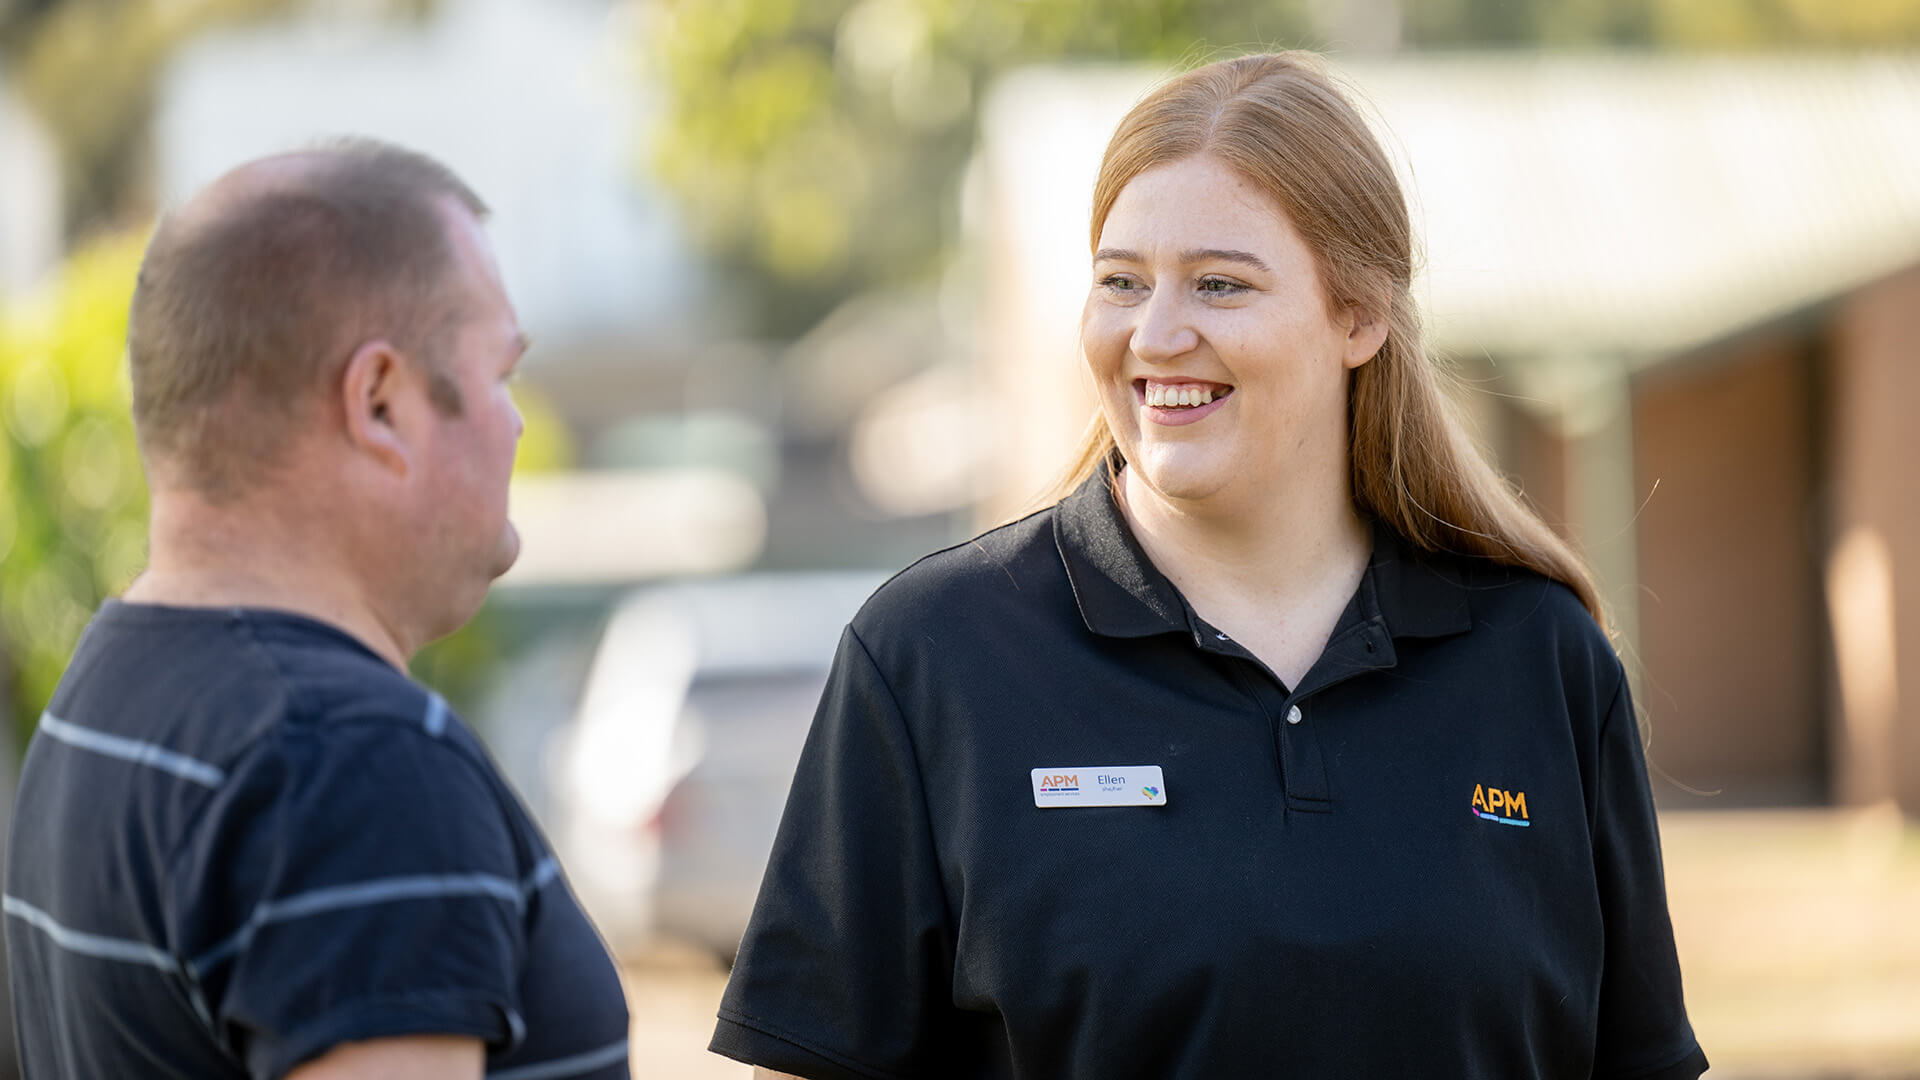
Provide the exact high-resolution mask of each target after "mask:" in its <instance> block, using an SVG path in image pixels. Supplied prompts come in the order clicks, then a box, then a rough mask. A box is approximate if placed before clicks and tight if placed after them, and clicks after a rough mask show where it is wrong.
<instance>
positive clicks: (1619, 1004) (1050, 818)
mask: <svg viewBox="0 0 1920 1080" xmlns="http://www.w3.org/2000/svg"><path fill="white" fill-rule="evenodd" d="M1374 543H1375V546H1374V552H1373V557H1372V559H1371V561H1370V565H1369V566H1368V568H1367V570H1366V573H1365V575H1364V577H1363V579H1362V581H1361V583H1360V586H1359V589H1358V590H1357V592H1356V593H1355V595H1354V597H1353V599H1352V601H1351V603H1350V604H1349V605H1348V606H1347V608H1346V611H1345V612H1344V614H1343V615H1342V616H1341V618H1340V621H1339V623H1338V625H1337V627H1336V629H1335V630H1334V632H1333V634H1332V637H1331V639H1330V640H1329V642H1328V644H1327V647H1326V651H1325V653H1324V654H1323V655H1322V656H1321V657H1320V659H1319V660H1318V661H1317V662H1316V663H1315V664H1314V666H1313V668H1312V669H1311V670H1310V671H1309V672H1308V673H1307V675H1306V676H1305V677H1304V678H1303V679H1302V680H1301V682H1300V684H1299V685H1298V686H1293V687H1288V686H1285V685H1282V684H1281V682H1280V681H1279V680H1278V679H1276V678H1275V677H1274V676H1273V675H1272V674H1271V673H1270V672H1269V670H1268V669H1267V668H1266V667H1265V666H1264V665H1262V664H1261V663H1260V662H1259V661H1257V660H1256V659H1255V658H1253V656H1252V655H1251V654H1250V653H1248V652H1247V651H1246V650H1244V649H1242V648H1240V647H1239V646H1238V645H1237V644H1236V643H1234V642H1233V641H1231V640H1228V639H1227V638H1226V637H1225V636H1224V635H1222V634H1220V633H1219V632H1218V631H1216V630H1214V629H1213V628H1212V627H1210V626H1208V625H1207V624H1206V623H1205V622H1204V621H1203V620H1201V619H1200V618H1199V617H1198V616H1197V615H1196V614H1195V613H1194V612H1193V610H1192V609H1191V608H1190V607H1189V606H1188V605H1187V604H1186V603H1185V601H1184V600H1183V599H1182V598H1181V596H1180V594H1179V593H1178V591H1177V590H1175V589H1174V587H1173V586H1172V584H1171V583H1170V582H1169V581H1168V580H1167V579H1166V577H1165V576H1164V575H1162V574H1161V573H1160V572H1159V571H1158V570H1157V569H1155V568H1154V566H1153V565H1152V563H1150V562H1149V561H1148V560H1147V558H1146V556H1145V555H1144V553H1143V552H1142V551H1141V549H1140V547H1139V545H1138V543H1137V542H1136V541H1135V540H1134V538H1133V536H1132V534H1131V533H1130V532H1129V530H1128V528H1127V527H1126V525H1125V523H1124V521H1123V519H1122V518H1121V517H1120V514H1119V512H1118V509H1117V508H1116V507H1115V505H1114V503H1113V500H1112V496H1111V495H1110V493H1109V490H1108V487H1107V482H1106V478H1105V477H1104V475H1100V476H1096V477H1095V478H1094V479H1093V480H1092V481H1089V483H1088V484H1086V485H1084V486H1082V488H1081V489H1080V490H1079V491H1078V492H1076V493H1075V494H1074V495H1072V496H1071V497H1069V498H1068V499H1067V500H1065V501H1064V502H1062V503H1060V504H1059V505H1058V506H1056V507H1054V508H1052V509H1050V510H1047V511H1043V512H1041V513H1039V514H1035V515H1033V516H1031V517H1028V518H1026V519H1024V520H1022V521H1019V522H1016V523H1014V524H1012V525H1009V526H1006V527H1004V528H1002V529H998V530H996V531H994V532H991V533H988V534H986V535H985V536H982V537H980V538H979V539H978V540H975V541H972V542H969V543H967V544H963V545H960V546H957V547H954V548H951V549H949V550H947V551H944V552H940V553H938V554H936V555H933V556H930V557H928V558H927V559H924V560H922V561H921V562H920V563H918V564H916V565H915V566H914V567H912V568H910V569H908V570H907V571H906V572H904V573H902V574H901V575H899V576H898V577H896V578H895V579H894V580H893V581H891V582H889V583H888V584H887V585H885V586H884V587H882V588H881V589H880V591H879V592H878V593H876V594H875V596H874V597H873V599H872V600H871V601H870V602H869V603H868V604H867V605H866V607H865V608H864V609H862V611H861V612H860V613H859V615H858V616H856V618H855V619H854V621H853V624H852V625H851V626H850V627H849V628H848V630H847V632H846V634H845V636H844V637H843V638H842V640H841V644H840V652H839V656H838V658H837V660H836V662H835V665H834V670H833V675H832V678H831V680H830V682H829V684H828V687H827V691H826V694H825V697H824V698H823V700H822V701H821V704H820V710H819V713H818V715H817V717H816V719H815V721H814V726H813V730H812V732H811V734H810V736H809V738H808V742H807V746H806V751H805V754H804V755H803V757H802V759H801V762H800V767H799V771H798V775H797V776H796V778H795V781H794V785H793V790H792V796H791V799H790V801H789V803H788V806H787V810H786V816H785V819H784V821H783V822H782V825H781V828H780V834H779V839H778V841H777V842H776V844H775V846H774V850H773V855H772V860H771V863H770V865H769V866H768V869H767V874H766V878H765V881H764V884H763V886H762V889H761V893H760V898H759V903H758V906H757V907H756V909H755V911H754V915H753V919H752V922H751V924H750V925H749V927H748V929H747V933H746V937H745V939H744V941H743V942H742V944H741V949H740V954H739V958H738V961H737V963H736V965H735V968H734V973H733V978H732V981H731V982H730V984H729V985H728V988H727V993H726V996H725V998H724V1000H723V1001H722V1004H721V1009H720V1023H719V1026H718V1029H717V1031H716V1032H715V1035H714V1039H713V1049H715V1050H716V1051H718V1052H720V1053H723V1054H727V1055H729V1056H732V1057H736V1058H739V1059H741V1060H746V1061H751V1062H755V1063H758V1064H762V1065H766V1066H770V1067H773V1068H776V1069H781V1070H784V1071H787V1072H792V1073H796V1074H798V1075H801V1076H806V1077H927V1076H968V1077H1036V1078H1038V1077H1049V1078H1051V1077H1089V1078H1092V1077H1100V1078H1111V1077H1132V1076H1138V1077H1219V1076H1304V1077H1315V1078H1329V1077H1333V1078H1337V1077H1407V1076H1422V1077H1500V1078H1523V1077H1540V1078H1556V1080H1568V1078H1586V1077H1617V1078H1629V1077H1631V1078H1660V1080H1668V1078H1692V1077H1695V1076H1698V1075H1699V1074H1700V1072H1702V1071H1703V1070H1704V1069H1705V1068H1706V1059H1705V1058H1704V1057H1703V1056H1702V1054H1701V1052H1700V1050H1699V1048H1698V1045H1697V1044H1696V1042H1695V1040H1694V1037H1693V1034H1692V1031H1691V1029H1690V1028H1689V1026H1688V1023H1687V1018H1686V1014H1685V1010H1684V1008H1683V1006H1682V1003H1681V992H1680V972H1679V966H1678V963H1677V962H1676V959H1675V954H1674V945H1673V936H1672V930H1671V927H1670V924H1669V921H1668V916H1667V909H1666V896H1665V889H1664V886H1663V883H1662V875H1661V865H1660V849H1659V838H1658V835H1657V832H1656V827H1655V822H1654V814H1653V806H1652V802H1651V799H1650V797H1649V793H1648V785H1647V778H1646V769H1645V764H1644V762H1643V759H1642V756H1641V747H1640V742H1639V739H1638V737H1637V729H1636V725H1635V722H1634V712H1633V708H1632V706H1631V704H1630V702H1629V699H1628V691H1627V686H1626V682H1625V680H1624V678H1623V676H1622V671H1621V667H1620V664H1619V662H1618V660H1617V659H1616V658H1615V655H1614V653H1613V650H1612V649H1611V648H1610V647H1609V646H1608V643H1607V641H1606V639H1605V637H1604V636H1603V635H1602V634H1601V632H1600V631H1599V629H1598V628H1597V627H1596V626H1595V625H1594V622H1593V620H1592V619H1591V618H1589V617H1588V616H1587V614H1586V612H1585V611H1584V610H1583V609H1582V608H1581V606H1580V605H1579V603H1578V602H1577V600H1576V599H1575V598H1574V596H1573V595H1572V593H1571V592H1569V591H1568V590H1567V589H1565V588H1563V587H1561V586H1559V585H1555V584H1551V583H1549V582H1547V581H1546V580H1544V579H1542V578H1540V577H1537V576H1534V575H1530V574H1526V573H1522V572H1518V571H1513V570H1507V569H1502V568H1497V567H1493V566H1490V565H1485V564H1479V563H1470V562H1466V561H1463V560H1455V559H1443V558H1432V559H1429V558H1417V557H1415V556H1414V554H1413V553H1412V552H1411V551H1410V550H1409V549H1408V547H1407V546H1406V545H1405V544H1403V543H1402V542H1401V541H1400V540H1398V539H1397V538H1396V537H1395V536H1394V535H1393V534H1392V533H1391V532H1389V531H1387V530H1385V529H1376V531H1375V541H1374ZM1146 766H1157V767H1158V768H1159V769H1160V774H1159V776H1158V777H1157V778H1155V779H1158V780H1159V783H1158V784H1151V785H1143V784H1135V785H1134V786H1135V787H1140V788H1143V789H1144V788H1145V787H1149V786H1150V787H1152V788H1154V789H1155V790H1154V791H1153V792H1152V793H1147V792H1145V791H1144V790H1142V791H1139V792H1136V791H1134V790H1133V788H1131V787H1125V786H1118V787H1116V786H1115V785H1103V784H1102V783H1101V782H1100V781H1099V775H1100V774H1102V773H1107V774H1110V775H1111V776H1114V777H1117V776H1120V775H1123V770H1124V769H1135V770H1137V769H1139V768H1141V767H1146ZM1142 775H1144V774H1142ZM1056 779H1059V780H1061V781H1062V782H1064V780H1065V779H1072V780H1074V781H1075V782H1076V786H1077V787H1078V788H1080V789H1081V790H1080V791H1079V792H1077V793H1069V794H1068V796H1066V797H1067V798H1071V799H1075V800H1077V801H1078V803H1080V804H1070V805H1057V804H1055V803H1054V802H1053V801H1051V800H1054V799H1055V798H1056V796H1055V795H1054V794H1053V793H1052V789H1051V788H1049V789H1048V793H1047V794H1042V784H1043V783H1049V784H1051V783H1052V782H1053V781H1055V780H1056ZM1054 786H1058V785H1054ZM1103 786H1105V787H1112V788H1114V790H1113V791H1111V792H1108V793H1107V795H1106V796H1102V795H1101V792H1100V789H1101V788H1102V787H1103ZM1102 797H1110V798H1113V799H1115V800H1123V801H1124V800H1132V801H1135V802H1138V803H1141V804H1140V805H1118V806H1100V805H1083V803H1086V802H1097V801H1100V800H1101V798H1102ZM1042 802H1046V805H1044V806H1042V805H1038V804H1040V803H1042Z"/></svg>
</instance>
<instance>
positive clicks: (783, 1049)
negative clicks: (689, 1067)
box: [707, 1009, 906, 1080]
mask: <svg viewBox="0 0 1920 1080" xmlns="http://www.w3.org/2000/svg"><path fill="white" fill-rule="evenodd" d="M719 1017H720V1022H719V1023H718V1024H716V1025H715V1026H714V1029H713V1041H712V1042H710V1043H708V1044H707V1049H708V1050H710V1051H712V1052H713V1053H716V1054H720V1055H722V1056H723V1057H730V1058H732V1059H733V1060H735V1061H739V1062H744V1063H745V1064H748V1065H758V1066H760V1067H761V1068H763V1069H776V1070H778V1071H780V1072H787V1073H792V1074H794V1075H795V1076H804V1077H808V1078H809V1080H906V1078H905V1077H902V1076H899V1075H898V1074H895V1073H890V1072H883V1071H881V1070H879V1069H876V1068H874V1067H872V1066H870V1065H865V1064H862V1063H861V1062H858V1061H855V1060H854V1059H853V1058H850V1057H848V1056H847V1055H845V1054H841V1053H837V1052H835V1051H833V1050H829V1049H827V1048H826V1047H823V1046H818V1045H815V1044H814V1043H812V1042H811V1041H809V1040H807V1039H805V1038H803V1037H801V1036H798V1035H795V1034H793V1033H791V1032H787V1031H781V1030H779V1029H777V1028H775V1027H773V1026H772V1025H769V1024H767V1023H765V1022H763V1021H760V1020H755V1019H753V1018H751V1017H748V1016H743V1015H741V1014H740V1013H737V1012H734V1011H732V1010H730V1009H722V1010H721V1011H720V1013H719Z"/></svg>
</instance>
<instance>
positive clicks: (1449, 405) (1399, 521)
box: [1047, 52, 1607, 628]
mask: <svg viewBox="0 0 1920 1080" xmlns="http://www.w3.org/2000/svg"><path fill="white" fill-rule="evenodd" d="M1200 153H1207V154H1212V155H1214V156H1216V157H1218V158H1220V159H1221V160H1222V161H1224V162H1226V163H1227V164H1228V165H1230V166H1231V167H1232V168H1234V169H1235V170H1236V171H1238V172H1239V173H1240V174H1241V175H1242V176H1244V177H1246V178H1247V179H1248V180H1251V181H1252V182H1253V183H1255V184H1257V185H1259V186H1260V187H1261V188H1262V189H1263V190H1265V191H1266V192H1267V194H1268V195H1270V196H1272V197H1273V198H1274V199H1275V200H1276V201H1277V202H1278V203H1279V204H1280V205H1281V206H1282V207H1283V208H1285V210H1286V212H1287V215H1288V216H1289V217H1290V218H1291V219H1292V222H1293V225H1294V227H1295V228H1296V229H1298V230H1299V233H1300V236H1301V238H1302V239H1304V240H1305V241H1306V244H1307V247H1308V248H1309V249H1310V250H1311V251H1312V252H1313V254H1314V257H1315V259H1316V261H1317V262H1318V265H1319V269H1320V276H1321V280H1322V281H1324V282H1325V284H1326V289H1327V294H1328V295H1327V298H1326V299H1327V302H1328V304H1329V305H1330V306H1331V308H1332V309H1333V310H1335V311H1341V310H1345V309H1347V308H1350V307H1356V306H1357V307H1360V308H1362V309H1365V310H1367V311H1369V312H1371V313H1373V314H1375V315H1376V316H1380V315H1384V317H1385V320H1386V323H1387V335H1386V342H1385V344H1383V345H1381V347H1380V351H1379V352H1378V353H1377V354H1375V355H1374V357H1373V358H1372V359H1371V360H1369V361H1368V362H1367V363H1365V364H1362V365H1360V367H1358V368H1357V369H1355V370H1354V372H1353V373H1352V375H1351V377H1350V382H1349V383H1348V389H1347V401H1348V418H1349V435H1348V446H1349V457H1350V459H1351V463H1352V464H1351V470H1352V488H1353V497H1354V501H1355V502H1356V503H1357V504H1358V506H1359V508H1360V509H1361V510H1362V511H1363V512H1364V513H1366V514H1368V515H1371V516H1373V517H1375V518H1378V519H1380V520H1381V521H1383V522H1385V523H1386V524H1387V525H1388V526H1389V527H1391V528H1392V529H1393V530H1394V531H1395V532H1397V533H1399V534H1400V535H1401V536H1402V537H1404V538H1406V540H1407V541H1408V542H1410V543H1411V544H1413V545H1414V546H1415V547H1417V548H1419V549H1421V550H1425V551H1446V552H1454V553H1458V554H1463V555H1469V556H1478V557H1482V558H1486V559H1491V560H1493V561H1494V562H1498V563H1503V564H1506V565H1509V566H1517V567H1522V568H1525V569H1528V570H1532V571H1535V572H1536V573H1539V574H1542V575H1544V576H1546V577H1548V578H1551V579H1553V580H1555V581H1558V582H1561V583H1562V584H1564V585H1566V586H1567V587H1568V588H1570V589H1572V590H1573V591H1574V593H1575V594H1576V595H1577V596H1579V598H1580V602H1581V603H1582V604H1584V605H1585V606H1586V609H1587V611H1588V612H1590V613H1591V614H1592V615H1593V617H1594V620H1595V621H1596V622H1598V623H1599V624H1600V625H1601V627H1602V628H1605V627H1606V625H1607V618H1606V613H1605V610H1604V608H1603V606H1602V604H1601V602H1600V592H1599V589H1598V587H1597V586H1596V585H1595V582H1594V578H1593V574H1592V572H1591V571H1590V570H1588V568H1587V566H1586V564H1585V562H1583V561H1582V560H1581V558H1580V557H1579V556H1578V555H1577V554H1575V553H1574V551H1573V548H1572V547H1571V546H1569V545H1568V544H1567V542H1566V541H1565V540H1563V539H1561V538H1560V537H1559V536H1558V535H1556V534H1555V533H1554V532H1553V530H1552V529H1549V528H1548V527H1547V525H1546V523H1545V522H1543V521H1542V520H1540V517H1539V516H1538V515H1537V514H1535V513H1534V512H1533V511H1532V510H1531V509H1529V508H1528V507H1527V505H1526V504H1525V503H1524V502H1522V501H1521V499H1520V496H1519V495H1518V493H1517V492H1516V491H1515V490H1514V488H1513V487H1512V485H1511V484H1509V483H1508V481H1507V480H1506V479H1505V478H1504V477H1503V476H1501V475H1500V473H1499V472H1497V471H1495V469H1494V468H1493V466H1492V465H1491V464H1489V463H1488V461H1487V459H1486V458H1485V457H1484V456H1483V455H1482V454H1481V453H1480V450H1479V448H1478V447H1477V446H1475V445H1474V443H1473V440H1472V439H1471V438H1469V437H1468V435H1467V432H1466V428H1465V426H1464V425H1463V424H1462V422H1461V420H1460V417H1459V415H1458V413H1457V407H1456V406H1455V404H1454V402H1453V400H1452V398H1450V397H1449V396H1448V394H1447V391H1446V388H1445V385H1444V378H1445V377H1444V376H1443V374H1442V372H1441V371H1440V368H1439V366H1438V365H1437V364H1436V363H1435V361H1434V358H1433V357H1432V356H1430V355H1429V354H1428V352H1427V350H1426V345H1425V342H1424V340H1423V339H1422V336H1421V327H1420V315H1419V312H1418V311H1416V310H1415V308H1414V304H1413V296H1412V293H1411V285H1412V281H1413V229H1412V226H1411V224H1410V223H1409V221H1408V217H1407V204H1406V199H1405V197H1404V196H1403V195H1402V194H1401V191H1400V184H1399V181H1398V180H1397V179H1396V178H1395V176H1394V172H1393V166H1392V164H1391V163H1390V162H1389V161H1388V160H1387V156H1386V154H1385V153H1384V152H1382V150H1381V148H1380V144H1379V143H1378V142H1377V141H1375V139H1374V137H1373V134H1372V133H1371V132H1370V131H1369V130H1368V128H1367V125H1366V122H1365V121H1364V120H1363V119H1362V118H1361V116H1360V113H1359V112H1358V111H1357V110H1356V109H1355V108H1354V106H1353V104H1352V103H1351V102H1350V101H1348V100H1347V98H1346V97H1345V96H1343V95H1342V94H1341V93H1340V91H1339V89H1338V88H1336V86H1335V85H1334V82H1333V79H1332V77H1331V76H1330V75H1329V74H1328V72H1327V69H1326V66H1325V64H1324V63H1323V62H1322V61H1321V60H1320V58H1319V57H1318V56H1316V55H1315V54H1313V53H1308V52H1282V53H1264V54H1260V55H1255V56H1242V57H1238V58H1236V59H1231V60H1222V61H1219V62H1217V63H1212V64H1208V65H1207V66H1205V67H1202V68H1198V69H1196V70H1193V71H1189V72H1187V73H1186V74H1184V75H1180V76H1178V77H1176V78H1174V79H1172V80H1170V81H1168V82H1167V83H1165V84H1164V85H1162V86H1160V87H1158V88H1156V89H1155V90H1154V91H1153V92H1152V93H1150V94H1148V95H1147V97H1146V98H1145V99H1144V100H1142V101H1141V102H1140V103H1139V104H1138V105H1136V106H1134V108H1133V111H1131V112H1129V113H1128V114H1127V116H1126V119H1124V120H1122V121H1121V122H1120V127H1119V130H1117V131H1115V132H1114V135H1113V140H1112V141H1111V142H1110V143H1108V144H1107V152H1106V156H1105V158H1103V159H1102V161H1101V163H1100V177H1099V180H1098V181H1097V182H1096V183H1095V185H1094V190H1093V222H1092V243H1091V248H1092V249H1094V250H1097V249H1098V248H1099V246H1100V231H1101V229H1102V228H1103V227H1104V226H1105V224H1106V220H1107V213H1108V212H1109V211H1110V210H1112V209H1113V203H1114V200H1115V199H1117V198H1118V197H1119V195H1120V191H1121V189H1122V188H1124V187H1126V186H1127V184H1128V183H1129V182H1130V181H1132V180H1133V178H1134V177H1136V176H1138V175H1140V174H1141V173H1143V172H1145V171H1146V170H1148V169H1151V168H1153V167H1154V166H1156V165H1164V164H1168V163H1171V162H1175V161H1179V160H1182V159H1184V158H1187V157H1191V156H1193V155H1195V154H1200ZM1114 453H1115V446H1114V441H1113V433H1112V432H1111V431H1110V430H1109V429H1108V427H1107V423H1106V420H1105V418H1104V417H1103V416H1101V415H1100V414H1098V413H1096V414H1095V416H1094V419H1093V423H1092V424H1091V425H1090V426H1089V427H1088V429H1087V433H1086V435H1085V437H1084V438H1083V440H1082V442H1081V445H1080V448H1079V450H1078V451H1077V452H1076V454H1075V457H1074V459H1073V465H1072V467H1071V468H1070V469H1069V470H1068V471H1067V473H1065V474H1064V475H1063V477H1062V479H1061V481H1060V483H1059V484H1058V485H1057V486H1056V488H1055V490H1054V491H1053V493H1052V494H1051V495H1050V496H1049V498H1048V500H1047V501H1049V502H1052V501H1056V500H1058V499H1060V498H1063V497H1064V496H1065V495H1066V494H1067V493H1068V492H1070V491H1072V490H1073V489H1074V488H1076V487H1078V486H1079V485H1080V484H1081V483H1082V482H1084V481H1085V480H1086V479H1087V478H1088V477H1089V476H1092V475H1093V473H1094V472H1095V471H1096V470H1097V469H1098V468H1099V467H1100V464H1101V463H1102V462H1104V461H1106V460H1108V459H1109V458H1110V457H1111V456H1112V455H1114Z"/></svg>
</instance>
